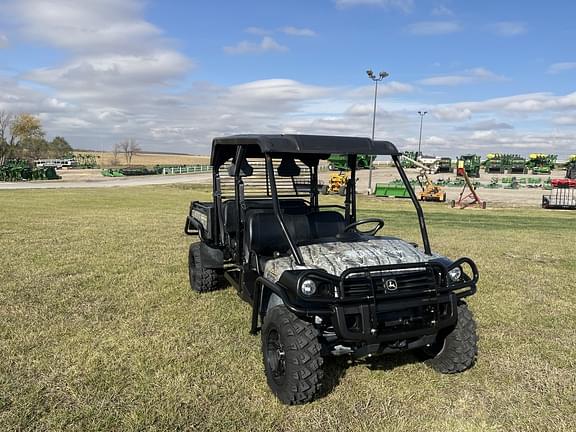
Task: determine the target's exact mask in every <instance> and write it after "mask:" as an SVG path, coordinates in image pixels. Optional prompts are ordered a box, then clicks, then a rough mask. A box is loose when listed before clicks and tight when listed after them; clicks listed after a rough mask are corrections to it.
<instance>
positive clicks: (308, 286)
mask: <svg viewBox="0 0 576 432" xmlns="http://www.w3.org/2000/svg"><path fill="white" fill-rule="evenodd" d="M317 289H318V288H317V286H316V282H314V281H313V280H312V279H305V280H304V281H302V283H301V284H300V292H302V294H304V295H305V296H313V295H314V294H316V290H317Z"/></svg>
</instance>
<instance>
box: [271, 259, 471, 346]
mask: <svg viewBox="0 0 576 432" xmlns="http://www.w3.org/2000/svg"><path fill="white" fill-rule="evenodd" d="M457 266H459V267H461V268H462V266H468V267H469V268H470V270H469V271H468V272H464V271H463V272H462V274H463V276H462V279H461V280H460V281H458V282H451V281H450V280H449V277H448V272H449V271H450V270H451V269H453V268H454V267H457ZM308 278H315V279H316V280H320V281H322V283H326V284H328V286H332V287H333V289H334V297H333V298H327V297H326V296H320V297H317V298H307V299H306V301H305V302H301V300H302V296H301V295H300V296H295V295H294V294H292V296H291V298H284V297H283V296H282V295H281V293H284V294H285V293H286V292H287V290H286V289H282V288H279V287H277V286H276V285H275V284H272V283H270V281H267V282H266V283H265V285H267V286H268V287H269V288H274V289H273V291H276V292H277V293H278V294H280V296H281V297H283V300H284V304H285V305H286V306H287V307H288V308H289V309H290V310H292V312H294V313H296V314H297V315H299V316H308V317H311V316H320V317H322V319H329V320H330V322H331V324H332V326H333V328H334V332H335V334H336V336H337V341H338V343H342V344H350V345H354V346H362V345H374V344H382V345H383V346H386V345H389V344H390V343H399V342H401V343H404V344H410V343H414V342H415V340H416V339H420V341H421V342H422V341H425V340H427V339H430V338H426V336H431V337H433V336H435V335H436V334H437V333H438V332H439V331H440V330H442V329H444V328H447V327H450V326H453V325H454V324H455V323H456V321H457V320H458V312H457V310H458V309H457V304H458V300H459V299H460V298H463V297H467V296H469V295H472V294H474V293H475V292H476V283H477V281H478V270H477V267H476V265H475V264H474V262H473V261H472V260H470V259H469V258H460V259H459V260H457V261H455V262H453V263H450V262H448V263H447V262H446V261H428V262H417V263H406V264H391V265H380V266H371V267H362V268H359V267H358V268H351V269H349V270H346V271H345V272H344V273H343V274H342V275H341V276H340V277H333V276H331V275H328V274H327V273H326V272H319V271H317V270H304V271H298V272H293V273H291V272H285V274H284V275H283V277H282V278H281V280H280V282H282V285H283V286H300V283H301V281H302V280H304V279H308ZM259 279H260V280H263V281H265V279H263V278H259ZM275 288H279V289H278V290H276V289H275ZM292 292H293V291H292ZM426 343H428V342H426ZM372 351H373V349H372Z"/></svg>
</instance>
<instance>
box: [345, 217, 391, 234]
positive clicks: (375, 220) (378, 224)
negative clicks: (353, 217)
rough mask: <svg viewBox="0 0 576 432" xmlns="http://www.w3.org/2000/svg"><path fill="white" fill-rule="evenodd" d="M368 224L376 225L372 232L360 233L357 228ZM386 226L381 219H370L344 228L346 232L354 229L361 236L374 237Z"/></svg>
mask: <svg viewBox="0 0 576 432" xmlns="http://www.w3.org/2000/svg"><path fill="white" fill-rule="evenodd" d="M368 223H375V224H376V226H375V227H374V228H372V229H371V230H368V231H360V230H357V229H356V227H357V226H359V225H364V224H368ZM383 226H384V220H383V219H380V218H368V219H363V220H360V221H357V222H354V223H351V224H350V225H346V227H345V228H344V232H348V231H350V230H352V229H354V230H355V231H356V232H359V233H360V234H367V235H374V234H376V233H377V232H378V231H379V230H380V229H381V228H382V227H383Z"/></svg>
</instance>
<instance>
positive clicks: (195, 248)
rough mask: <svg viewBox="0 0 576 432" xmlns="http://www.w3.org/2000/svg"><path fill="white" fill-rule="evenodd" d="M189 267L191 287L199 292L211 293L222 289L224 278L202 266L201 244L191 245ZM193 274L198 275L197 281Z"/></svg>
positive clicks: (215, 271) (216, 271)
mask: <svg viewBox="0 0 576 432" xmlns="http://www.w3.org/2000/svg"><path fill="white" fill-rule="evenodd" d="M188 267H189V276H190V287H191V288H192V289H193V290H194V291H197V292H200V293H203V292H210V291H216V290H218V289H220V288H221V287H222V284H223V281H224V278H223V276H222V274H221V273H219V272H218V270H214V269H208V268H205V267H203V266H202V259H201V257H200V243H193V244H191V245H190V251H189V253H188ZM192 272H194V273H195V274H197V278H196V280H194V278H193V276H192Z"/></svg>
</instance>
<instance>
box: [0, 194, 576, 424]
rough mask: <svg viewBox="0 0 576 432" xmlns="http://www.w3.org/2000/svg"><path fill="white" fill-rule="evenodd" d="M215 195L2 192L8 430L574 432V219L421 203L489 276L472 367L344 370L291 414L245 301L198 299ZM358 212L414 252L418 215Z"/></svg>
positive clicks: (2, 334)
mask: <svg viewBox="0 0 576 432" xmlns="http://www.w3.org/2000/svg"><path fill="white" fill-rule="evenodd" d="M208 197H209V190H208V189H207V188H206V187H198V186H185V185H174V186H156V187H134V188H116V189H100V190H96V189H86V190H47V191H37V190H26V191H0V203H1V205H0V248H1V250H2V254H1V255H0V257H1V262H0V281H1V283H0V359H1V361H0V430H1V431H10V430H55V431H56V430H76V431H102V430H104V431H108V430H122V431H124V430H128V431H130V430H134V431H136V430H166V431H173V430H198V431H230V430H237V431H245V430H246V431H248V430H253V431H300V430H302V431H328V430H338V431H370V432H373V431H402V432H406V431H418V432H420V431H426V432H428V431H443V432H445V431H446V432H451V431H479V432H480V431H573V430H574V424H576V397H575V395H576V289H575V285H574V280H575V273H574V271H575V269H576V256H575V254H574V244H575V243H574V242H575V240H576V237H575V234H574V233H575V232H576V218H575V217H574V216H575V213H574V212H572V213H570V212H562V211H558V212H554V211H545V210H539V209H488V210H485V211H480V210H469V211H460V210H451V209H450V208H448V207H447V206H443V205H435V204H428V205H425V212H426V213H427V215H428V228H429V231H430V236H431V242H432V245H433V248H434V249H435V250H436V251H437V252H439V253H443V254H446V255H448V256H450V257H458V256H462V255H466V256H470V257H472V258H473V259H474V260H476V262H477V263H478V266H479V268H480V272H481V280H480V285H479V290H478V294H477V295H476V296H475V297H473V298H471V299H470V302H469V303H470V307H471V309H472V310H473V312H474V313H475V316H476V318H477V321H478V324H479V334H480V356H479V361H478V364H477V365H476V366H475V367H474V368H473V369H471V370H469V371H467V372H465V373H463V374H459V375H454V376H443V375H438V374H436V373H434V372H433V371H432V370H431V369H429V368H427V367H426V366H425V365H423V364H421V363H419V362H417V361H416V360H415V358H414V357H413V356H412V355H410V354H405V355H401V356H389V357H384V358H381V359H379V360H375V361H373V362H371V363H369V362H358V363H355V364H352V365H346V364H345V362H342V361H340V362H335V363H331V364H332V366H331V369H330V377H331V383H332V384H334V383H337V385H331V388H332V389H331V392H330V393H329V394H328V395H327V396H325V397H324V398H322V399H320V400H318V401H316V402H314V403H312V404H310V405H306V406H300V407H286V406H283V405H281V404H280V403H279V402H277V400H276V399H275V398H274V397H273V396H272V394H271V393H270V391H269V390H268V387H267V385H266V380H265V377H264V372H263V366H262V361H261V354H260V340H259V338H258V337H253V336H250V335H249V334H248V321H249V316H250V311H249V307H248V305H246V304H245V303H243V302H242V301H241V300H240V299H239V298H238V297H237V296H236V294H235V293H234V292H233V290H232V289H227V290H224V291H220V292H215V293H209V294H205V295H199V294H196V293H194V292H192V291H191V290H190V288H189V285H188V280H187V269H186V255H187V249H188V245H189V243H190V241H191V239H190V238H189V237H187V236H185V235H184V234H183V232H182V229H183V222H184V218H185V215H186V213H187V210H188V204H189V201H190V200H191V199H208ZM324 199H328V200H337V199H339V197H325V198H324ZM359 209H360V213H361V215H364V216H372V215H381V216H382V217H383V218H384V219H385V221H386V226H385V228H384V232H385V233H391V234H398V235H402V236H404V237H405V238H407V239H413V240H416V241H418V235H417V227H416V225H415V217H414V215H413V213H412V211H411V210H410V208H409V205H408V203H407V202H405V201H398V200H397V201H394V200H379V199H375V198H362V199H361V200H360V202H359Z"/></svg>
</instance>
